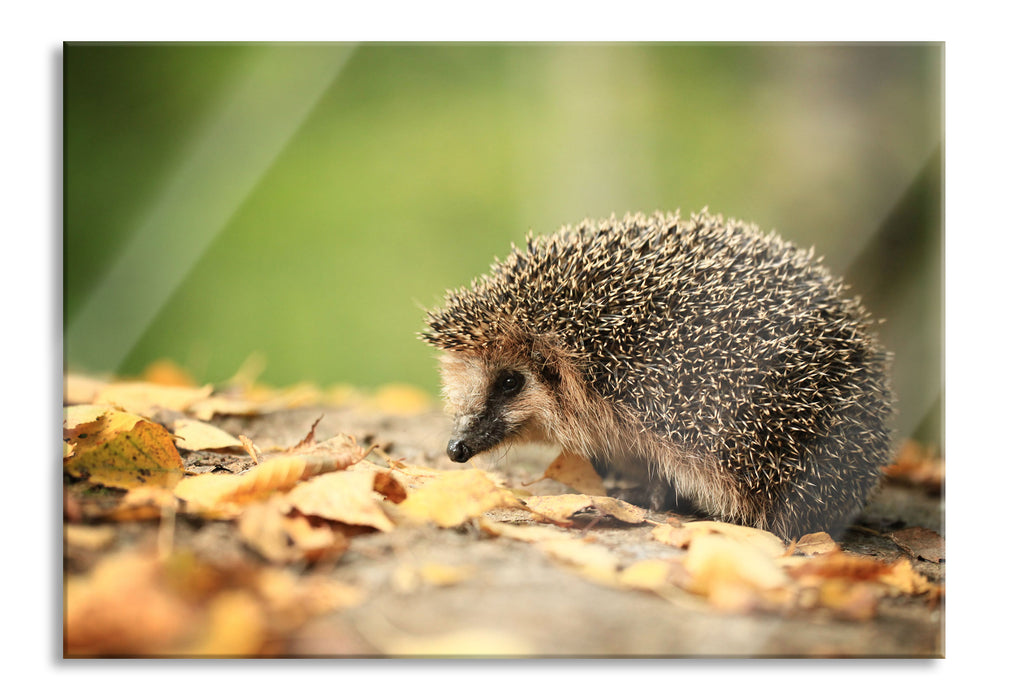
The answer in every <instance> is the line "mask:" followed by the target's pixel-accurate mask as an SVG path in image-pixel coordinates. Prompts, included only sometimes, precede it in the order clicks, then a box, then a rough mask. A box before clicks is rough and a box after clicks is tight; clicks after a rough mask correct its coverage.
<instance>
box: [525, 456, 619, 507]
mask: <svg viewBox="0 0 1009 700" xmlns="http://www.w3.org/2000/svg"><path fill="white" fill-rule="evenodd" d="M541 478H543V479H553V480H554V481H558V482H560V483H562V484H564V485H565V486H570V487H571V488H572V489H574V490H575V491H577V492H578V493H583V494H587V495H590V496H605V495H606V488H605V487H604V486H603V480H602V477H600V476H599V474H598V472H596V470H595V468H594V467H593V466H592V463H591V462H590V461H589V460H587V459H585V458H584V457H581V456H579V455H575V454H571V453H569V452H561V453H560V454H559V455H557V458H556V459H554V461H553V462H551V463H550V466H548V467H547V470H546V471H545V472H544V473H543V476H542V477H541Z"/></svg>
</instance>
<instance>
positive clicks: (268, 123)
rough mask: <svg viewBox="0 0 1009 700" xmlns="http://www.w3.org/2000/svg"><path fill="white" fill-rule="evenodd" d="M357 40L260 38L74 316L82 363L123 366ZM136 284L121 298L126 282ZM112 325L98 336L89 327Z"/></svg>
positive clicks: (74, 341) (69, 331) (75, 348)
mask: <svg viewBox="0 0 1009 700" xmlns="http://www.w3.org/2000/svg"><path fill="white" fill-rule="evenodd" d="M353 50H354V47H353V46H352V45H347V44H306V45H298V46H284V45H271V46H263V47H262V48H261V49H260V50H258V51H257V52H256V54H255V58H254V59H253V60H252V61H251V62H250V64H249V66H248V68H247V70H246V72H245V74H244V76H243V78H242V79H241V81H239V82H238V83H237V84H236V85H235V87H234V89H233V91H232V92H231V93H230V95H227V96H226V97H225V98H224V99H223V100H222V101H221V106H220V109H219V110H218V111H217V112H216V113H215V114H212V115H210V116H209V118H208V119H207V121H206V122H205V124H204V126H203V128H202V129H201V130H200V131H199V132H198V134H197V136H196V138H195V139H194V140H193V141H192V143H191V144H190V145H189V146H188V152H187V153H186V154H184V155H183V156H182V157H181V158H180V163H181V165H180V166H179V168H178V169H177V171H176V172H175V173H174V174H173V175H172V176H171V178H170V179H169V184H168V185H167V187H166V188H165V189H164V190H163V191H162V192H161V194H160V197H159V198H158V199H157V200H156V202H155V203H154V205H153V206H152V207H151V209H150V211H149V212H148V213H147V215H146V218H144V219H143V223H142V224H141V225H140V226H139V227H138V228H137V230H136V231H135V232H134V234H133V236H132V238H131V239H130V240H129V242H128V243H127V244H126V245H125V246H124V248H123V251H122V253H121V255H120V256H119V257H118V258H117V259H116V261H115V262H114V263H113V264H112V265H111V266H110V268H109V270H108V273H107V274H106V275H105V276H104V277H103V278H102V280H101V282H100V283H99V284H98V286H97V287H95V289H94V291H93V292H92V294H91V295H90V296H89V297H88V299H87V300H86V301H85V302H84V304H83V305H82V307H81V309H80V312H79V313H77V314H76V315H75V317H74V318H73V319H72V320H70V322H69V324H68V326H67V328H66V333H65V344H66V349H67V350H68V353H67V354H68V355H70V354H71V353H70V352H69V351H70V350H72V355H73V357H74V358H75V364H76V363H79V364H80V365H82V366H83V367H85V368H90V369H103V370H110V371H116V370H118V369H119V368H120V366H121V365H122V363H123V361H124V360H125V359H126V357H127V355H128V354H129V353H130V351H131V350H132V349H133V347H134V346H135V345H136V343H137V341H138V340H139V339H140V337H141V336H142V335H143V333H144V331H145V330H146V329H147V327H148V326H149V325H150V323H151V321H152V320H153V319H154V317H155V316H156V315H157V313H158V311H159V310H160V309H161V308H162V307H163V306H164V304H165V303H167V301H168V299H169V298H170V297H171V295H172V293H173V292H174V291H175V289H176V288H177V287H178V285H179V284H180V283H181V282H182V280H183V279H184V278H185V276H186V275H187V274H188V273H189V271H190V270H191V269H192V268H193V266H194V265H196V263H197V262H198V261H199V259H200V257H201V256H202V255H203V253H204V252H205V251H206V250H207V248H208V246H209V245H210V244H211V242H213V240H214V238H215V237H216V236H217V235H218V234H219V233H220V232H221V231H222V230H223V228H224V226H225V225H226V224H227V222H228V221H229V220H230V219H231V217H232V216H233V215H234V214H235V212H236V211H238V209H239V207H241V205H242V203H243V202H244V201H245V200H246V198H247V197H248V196H249V194H250V193H251V192H252V190H253V188H254V187H255V186H256V183H258V182H259V180H260V178H262V176H263V175H264V174H265V173H266V171H267V170H268V169H269V167H270V165H271V164H272V163H273V161H274V160H275V159H276V158H277V156H278V155H279V154H280V153H281V151H282V150H283V149H284V147H285V145H286V144H287V143H288V141H289V140H290V139H291V137H292V136H293V135H294V134H295V133H297V131H298V129H299V128H300V127H301V125H302V123H303V122H304V121H305V119H306V118H307V117H308V115H309V114H310V112H311V110H312V108H313V107H314V106H315V104H316V103H317V102H318V100H319V98H320V97H321V96H322V95H323V93H324V92H325V91H326V89H327V88H328V87H329V86H330V85H331V84H332V83H333V81H334V80H335V78H336V76H337V75H338V74H339V73H340V71H341V69H342V68H343V66H344V65H345V64H346V62H347V59H348V58H349V56H350V54H351V53H352V52H353ZM124 289H128V290H130V293H131V295H132V296H131V299H130V303H128V304H123V303H122V301H121V298H120V295H121V294H122V290H124ZM94 328H110V329H112V330H111V331H110V332H109V334H111V337H110V335H109V334H107V335H105V336H104V337H99V336H97V335H96V334H95V333H94V332H93V331H92V329H94Z"/></svg>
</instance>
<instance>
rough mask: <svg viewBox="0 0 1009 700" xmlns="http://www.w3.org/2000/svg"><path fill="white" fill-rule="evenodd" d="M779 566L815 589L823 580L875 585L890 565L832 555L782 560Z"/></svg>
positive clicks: (836, 554)
mask: <svg viewBox="0 0 1009 700" xmlns="http://www.w3.org/2000/svg"><path fill="white" fill-rule="evenodd" d="M780 561H781V563H782V565H783V566H785V567H786V569H787V571H788V573H789V575H790V576H791V577H792V578H794V579H796V580H797V581H799V583H801V584H803V585H813V586H815V585H817V584H818V583H819V582H821V581H822V580H823V579H827V578H845V579H850V580H852V581H875V580H877V579H879V577H880V576H881V575H882V574H884V573H886V572H887V571H889V570H890V569H891V568H892V567H893V565H892V564H888V563H887V562H885V561H882V560H879V559H874V558H873V557H869V556H863V555H860V554H851V553H849V552H843V551H836V552H831V553H829V554H820V555H817V556H813V557H785V558H782V559H781V560H780Z"/></svg>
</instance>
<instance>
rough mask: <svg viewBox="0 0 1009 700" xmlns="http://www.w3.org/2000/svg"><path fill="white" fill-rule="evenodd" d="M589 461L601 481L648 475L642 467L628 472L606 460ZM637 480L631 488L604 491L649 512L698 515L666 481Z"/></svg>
mask: <svg viewBox="0 0 1009 700" xmlns="http://www.w3.org/2000/svg"><path fill="white" fill-rule="evenodd" d="M590 461H591V462H592V467H593V468H594V469H595V470H596V473H597V474H599V476H600V477H602V478H603V479H605V478H606V477H607V476H615V477H620V476H621V475H623V474H626V473H633V474H635V475H647V474H648V471H647V469H646V468H644V467H641V468H639V469H635V470H632V471H631V472H628V471H627V470H626V469H623V468H620V467H619V466H617V465H615V464H613V463H612V462H610V461H609V460H606V459H602V458H599V457H595V458H593V459H591V460H590ZM637 478H639V479H640V482H639V483H637V484H635V485H633V486H624V487H615V488H609V489H607V490H606V493H607V495H609V496H611V497H613V498H619V499H620V500H622V501H627V502H628V503H630V504H632V505H636V506H640V507H641V508H647V509H649V510H654V511H659V512H662V511H670V510H671V511H674V512H676V513H678V514H680V515H697V514H700V511H699V510H698V508H697V506H696V505H695V504H694V503H693V502H692V501H690V500H689V499H686V498H683V497H682V496H680V495H679V494H678V493H677V492H676V489H674V488H673V486H672V484H670V483H669V482H668V481H666V480H664V479H659V478H654V477H649V476H641V477H637Z"/></svg>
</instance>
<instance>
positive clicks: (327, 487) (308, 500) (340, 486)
mask: <svg viewBox="0 0 1009 700" xmlns="http://www.w3.org/2000/svg"><path fill="white" fill-rule="evenodd" d="M374 485H375V475H374V474H372V473H369V472H363V471H362V472H347V471H343V472H334V473H332V474H323V475H322V476H317V477H315V478H313V479H311V480H309V481H304V482H302V483H300V484H298V485H297V486H295V487H294V488H293V489H291V491H290V492H289V493H288V494H287V496H286V497H285V500H286V502H287V503H288V504H289V505H290V506H292V507H294V508H297V509H298V511H299V512H301V513H304V514H305V515H317V516H319V517H320V518H326V519H327V520H337V521H339V522H342V523H347V524H350V525H365V526H367V527H373V528H375V529H376V530H381V531H382V532H389V531H390V530H392V529H393V528H394V525H393V523H392V521H391V520H389V517H388V516H387V515H386V514H385V511H383V510H382V507H381V506H380V505H379V504H378V501H377V497H378V496H377V494H376V493H375V490H374Z"/></svg>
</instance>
